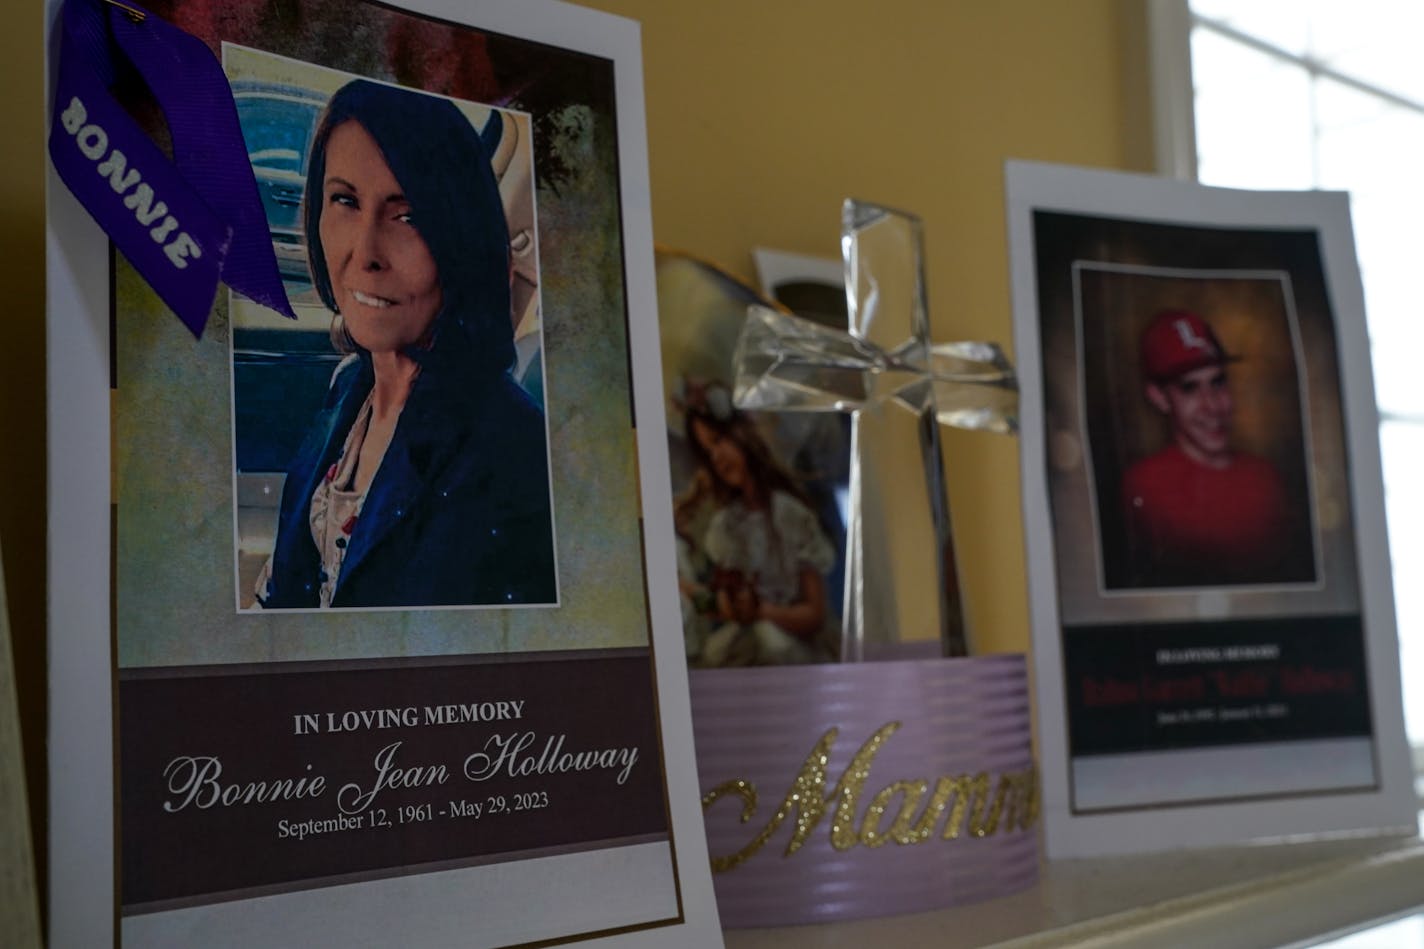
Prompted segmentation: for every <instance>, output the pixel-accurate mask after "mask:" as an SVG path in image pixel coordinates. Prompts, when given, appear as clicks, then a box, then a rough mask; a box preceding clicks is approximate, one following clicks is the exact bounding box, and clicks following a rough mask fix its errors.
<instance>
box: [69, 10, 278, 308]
mask: <svg viewBox="0 0 1424 949" xmlns="http://www.w3.org/2000/svg"><path fill="white" fill-rule="evenodd" d="M124 6H125V7H126V8H132V10H133V11H135V14H137V15H135V14H130V13H125V12H124V11H123V10H121V9H119V8H118V7H116V6H111V5H107V4H105V3H104V2H102V0H65V2H64V5H63V7H62V9H61V11H60V23H61V38H60V47H59V76H58V79H57V81H56V86H55V97H54V120H53V123H52V124H51V127H50V136H49V154H50V160H51V161H53V162H54V167H55V170H56V171H57V172H58V173H59V177H60V179H61V180H63V182H64V183H65V185H66V186H68V188H69V190H70V191H72V192H73V193H74V196H75V197H76V198H78V199H79V202H80V203H81V204H83V205H84V207H85V209H86V210H87V211H88V212H89V214H90V215H91V216H92V217H93V218H94V220H95V222H96V223H98V225H99V226H100V227H101V228H103V230H104V232H105V233H106V234H108V235H109V239H110V240H112V241H113V242H114V244H115V245H116V246H117V247H118V249H119V250H120V251H121V252H122V253H123V255H124V256H125V257H126V258H128V261H129V263H131V264H132V265H133V267H134V269H135V270H137V271H138V273H139V274H140V275H141V276H142V277H143V278H144V279H145V280H146V281H148V283H149V285H150V286H152V287H153V289H154V290H155V291H157V293H158V295H159V297H160V298H161V299H162V300H163V302H164V303H165V304H167V305H168V306H169V308H171V309H172V310H173V312H174V313H176V314H177V315H178V318H179V319H180V320H182V321H183V325H185V326H187V327H188V329H190V330H191V331H192V332H193V335H195V336H201V335H202V332H203V326H204V325H205V324H206V323H207V319H208V312H209V311H210V310H211V309H212V304H213V298H214V296H215V295H216V293H217V284H218V281H219V280H222V281H223V282H225V283H227V285H228V286H230V287H231V288H232V289H234V290H236V291H238V292H239V293H241V294H243V295H244V296H247V297H250V298H251V299H253V300H255V301H257V302H258V303H261V304H262V305H264V306H267V307H270V308H271V309H273V310H276V311H277V312H279V313H282V314H284V315H286V316H289V317H292V318H294V319H295V314H294V313H293V312H292V308H291V305H290V304H289V303H288V302H287V295H286V292H285V290H283V288H282V278H281V276H280V274H278V272H277V259H276V257H275V255H274V254H273V252H272V239H271V237H270V235H269V233H268V230H267V219H266V215H265V214H264V212H263V210H262V200H261V197H260V196H259V194H258V191H257V182H256V180H255V179H254V178H253V176H252V166H251V165H250V164H249V163H248V160H247V148H246V145H245V144H244V142H243V138H242V129H241V126H240V125H239V124H238V119H237V107H236V106H235V105H234V104H233V101H232V90H231V89H230V88H229V86H228V82H227V77H226V76H225V75H224V74H223V71H222V67H221V66H220V65H219V64H218V61H217V59H216V58H215V57H214V56H213V54H212V52H211V51H210V50H209V49H208V47H207V45H206V44H204V43H203V42H202V41H201V40H199V39H198V38H197V37H194V36H192V35H190V34H188V33H185V32H184V31H182V30H180V29H178V28H177V27H175V26H173V25H172V24H170V23H167V22H166V21H164V20H163V19H161V18H160V17H157V16H154V15H152V14H149V13H148V12H147V11H144V10H142V9H141V8H139V7H138V6H137V5H136V4H132V3H130V2H129V0H125V3H124ZM125 61H126V62H127V63H128V64H129V65H131V66H132V68H133V69H134V70H137V72H138V74H139V75H140V76H141V77H142V78H143V80H144V82H146V83H147V85H148V88H149V89H150V90H151V91H152V93H153V96H154V98H155V99H156V100H157V102H158V106H159V108H161V109H162V110H163V114H164V117H165V118H166V119H167V120H168V129H169V132H170V134H171V137H172V141H173V158H172V160H171V161H170V160H169V158H168V156H166V155H165V154H164V153H163V152H162V151H160V150H159V148H158V147H157V146H156V145H154V143H153V142H152V141H151V140H150V139H149V137H148V135H147V134H146V133H145V132H144V131H143V129H141V128H140V127H139V126H138V124H137V123H136V122H134V120H133V119H132V118H130V117H129V115H128V113H127V112H125V111H124V109H123V107H122V106H121V105H120V104H119V103H118V101H117V100H115V98H114V97H113V95H112V94H110V92H109V89H110V87H111V86H113V84H114V82H115V80H116V78H117V76H118V74H119V70H120V69H121V68H123V66H122V64H123V63H124V62H125Z"/></svg>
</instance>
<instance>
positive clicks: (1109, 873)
mask: <svg viewBox="0 0 1424 949" xmlns="http://www.w3.org/2000/svg"><path fill="white" fill-rule="evenodd" d="M1420 907H1424V841H1422V840H1421V839H1420V838H1419V837H1418V836H1390V837H1356V838H1348V839H1341V840H1325V841H1307V842H1288V843H1273V844H1259V845H1253V846H1244V847H1229V848H1221V849H1214V850H1201V851H1178V852H1173V853H1166V854H1153V855H1147V856H1132V857H1114V858H1097V859H1090V860H1063V861H1056V862H1053V863H1049V864H1047V865H1045V867H1044V870H1043V875H1042V877H1041V879H1040V881H1039V883H1038V885H1036V886H1034V887H1032V888H1031V889H1028V890H1025V891H1024V892H1022V893H1018V894H1014V895H1012V896H1007V897H1003V898H1001V899H997V900H991V901H989V902H985V903H978V904H974V905H971V906H963V907H958V908H955V909H947V910H940V911H937V912H932V913H920V914H915V915H911V916H892V917H884V918H881V919H868V920H857V921H854V922H845V923H837V924H828V925H818V926H800V927H794V928H786V929H748V930H732V931H729V932H728V933H727V946H728V949H763V947H765V949H771V947H776V949H800V947H817V949H820V947H825V949H842V947H844V949H850V947H860V946H869V945H883V946H935V947H945V949H957V947H969V946H994V947H1000V949H1039V947H1049V946H1053V947H1065V946H1066V947H1085V949H1086V947H1092V949H1128V947H1143V949H1145V947H1152V949H1158V947H1161V946H1173V947H1189V946H1203V947H1208V946H1209V947H1212V949H1233V947H1242V949H1244V947H1266V946H1282V945H1292V944H1296V945H1299V944H1303V943H1306V942H1308V941H1313V940H1315V939H1317V938H1319V937H1322V936H1325V935H1328V934H1331V933H1337V932H1343V931H1348V930H1350V929H1354V928H1359V927H1361V926H1363V925H1365V924H1367V923H1369V922H1370V921H1373V920H1380V919H1385V918H1388V917H1391V916H1398V915H1401V914H1404V913H1407V912H1408V911H1409V910H1411V909H1417V908H1420Z"/></svg>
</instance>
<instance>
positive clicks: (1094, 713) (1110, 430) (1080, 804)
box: [1009, 163, 1408, 854]
mask: <svg viewBox="0 0 1424 949" xmlns="http://www.w3.org/2000/svg"><path fill="white" fill-rule="evenodd" d="M1009 185H1010V190H1009V201H1010V224H1011V234H1012V239H1013V251H1012V252H1013V261H1012V263H1013V267H1014V277H1015V282H1014V288H1015V321H1016V329H1017V343H1018V352H1019V360H1020V364H1021V366H1022V369H1023V376H1022V378H1023V381H1024V417H1025V425H1024V443H1023V445H1024V484H1025V492H1026V507H1025V511H1026V528H1027V531H1028V536H1029V537H1030V539H1031V542H1030V550H1029V568H1030V569H1029V572H1030V585H1031V594H1032V600H1033V611H1034V637H1035V652H1036V655H1037V658H1038V670H1039V674H1038V680H1039V682H1038V687H1039V690H1040V700H1041V702H1040V709H1041V712H1042V714H1043V715H1044V716H1045V718H1044V720H1043V729H1042V734H1043V736H1044V742H1045V744H1044V758H1045V777H1044V782H1045V803H1046V804H1048V805H1049V806H1050V808H1051V810H1052V811H1053V813H1054V814H1055V815H1056V818H1055V819H1052V820H1049V821H1047V822H1046V825H1047V827H1048V836H1049V841H1050V845H1051V847H1052V849H1053V851H1054V852H1055V853H1064V854H1068V853H1086V852H1094V851H1111V850H1127V849H1137V848H1148V849H1150V848H1155V847H1163V846H1173V845H1180V844H1186V843H1193V844H1206V843H1209V842H1227V841H1231V840H1237V839H1244V838H1250V837H1261V836H1268V835H1272V834H1284V833H1296V832H1303V831H1308V830H1342V829H1357V828H1362V827H1379V826H1385V825H1388V824H1389V823H1390V822H1391V821H1393V820H1397V819H1403V818H1407V816H1408V806H1407V805H1403V804H1402V802H1403V801H1404V800H1405V799H1406V798H1407V797H1408V794H1407V789H1408V781H1407V778H1405V777H1404V775H1405V771H1402V770H1401V769H1402V768H1404V759H1403V758H1402V751H1403V747H1404V742H1403V732H1402V720H1401V713H1400V696H1399V671H1398V661H1397V648H1396V645H1395V638H1394V613H1393V600H1392V594H1391V590H1390V583H1389V560H1388V552H1387V547H1386V541H1385V534H1384V522H1383V511H1382V490H1381V479H1380V469H1379V447H1378V435H1377V431H1376V427H1377V420H1376V415H1375V408H1374V400H1373V389H1372V386H1371V383H1370V375H1369V354H1368V346H1367V343H1366V337H1365V332H1364V316H1363V305H1362V302H1361V298H1360V297H1361V294H1360V290H1359V277H1358V273H1357V272H1356V270H1355V264H1354V256H1353V252H1352V248H1351V243H1350V225H1349V216H1348V208H1347V206H1346V204H1345V201H1344V199H1343V198H1342V197H1341V196H1339V195H1328V194H1318V193H1317V194H1303V195H1301V194H1257V193H1240V192H1225V191H1219V190H1212V189H1205V188H1199V187H1195V186H1190V185H1183V184H1180V183H1173V182H1159V181H1154V180H1151V179H1142V178H1134V177H1130V176H1123V175H1109V174H1103V173H1092V172H1082V171H1076V170H1071V169H1062V168H1053V167H1049V166H1033V165H1027V164H1017V163H1015V164H1011V166H1010V174H1009ZM1030 386H1031V388H1030ZM1401 782H1402V783H1401ZM1164 813H1169V814H1170V815H1171V819H1170V820H1163V819H1162V817H1161V815H1162V814H1164Z"/></svg>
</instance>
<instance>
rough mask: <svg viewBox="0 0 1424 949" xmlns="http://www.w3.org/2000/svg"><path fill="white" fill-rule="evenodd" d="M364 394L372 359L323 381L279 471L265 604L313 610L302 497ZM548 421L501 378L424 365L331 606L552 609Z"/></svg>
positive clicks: (315, 569)
mask: <svg viewBox="0 0 1424 949" xmlns="http://www.w3.org/2000/svg"><path fill="white" fill-rule="evenodd" d="M372 382H373V375H372V370H371V364H370V360H369V359H367V358H362V359H359V360H353V361H352V362H351V363H350V364H348V365H346V366H344V367H342V368H341V369H340V370H339V371H338V372H337V374H336V377H335V378H334V379H333V380H332V384H331V387H330V389H329V390H328V392H327V398H326V402H325V405H324V406H323V407H322V410H321V412H320V413H319V414H318V415H317V417H316V419H315V421H314V422H313V424H312V427H311V431H310V432H309V433H308V435H307V438H306V440H305V441H304V442H303V443H302V446H301V448H300V449H298V451H297V456H296V458H295V459H294V461H293V462H292V465H291V467H290V468H289V470H288V472H287V481H286V485H285V487H284V488H283V490H282V504H281V508H280V511H279V513H278V520H277V543H276V547H275V549H274V550H273V554H272V578H271V582H270V585H269V587H268V593H269V595H268V597H267V598H266V599H265V600H263V601H262V602H263V605H264V606H266V607H269V608H283V609H292V608H297V609H300V608H304V607H306V608H315V607H317V606H318V590H319V589H320V582H321V581H320V574H321V563H320V556H319V555H318V553H317V548H316V544H315V542H314V541H313V540H312V536H311V526H310V508H311V497H312V492H313V491H315V490H316V487H317V484H318V483H319V482H320V480H321V478H322V477H323V476H324V475H325V473H326V470H327V468H329V467H330V466H331V464H332V463H333V462H334V461H335V460H336V457H337V455H339V454H340V452H341V446H342V444H343V443H344V442H345V440H346V434H347V432H348V431H350V428H351V423H352V422H353V421H354V419H355V416H356V413H357V412H358V411H359V410H360V407H361V404H362V402H364V401H365V399H366V394H367V393H368V392H370V390H371V386H372ZM556 597H557V584H556V582H555V570H554V536H553V522H552V517H551V514H550V504H549V469H548V451H547V442H546V437H545V430H544V415H543V413H542V412H540V410H539V408H538V407H537V406H536V405H535V404H534V403H533V401H532V400H531V399H530V398H529V396H528V395H527V394H526V393H525V392H524V390H523V389H521V388H520V387H519V386H518V385H517V384H516V383H515V382H514V380H513V379H511V378H510V376H509V374H508V373H499V374H492V373H483V374H478V373H471V372H470V371H469V370H465V371H464V372H458V371H456V370H455V369H453V368H452V367H450V366H449V365H445V366H439V367H437V366H434V365H427V366H426V367H425V368H424V369H423V370H422V371H421V374H420V375H419V376H418V377H417V378H416V381H415V384H414V385H413V387H412V389H411V393H410V397H409V399H408V400H407V402H406V404H405V408H404V409H403V410H402V411H401V415H400V420H399V421H398V422H397V423H396V430H395V433H394V435H393V436H392V438H391V443H390V447H388V448H387V449H386V455H385V458H383V459H382V461H381V466H380V468H379V469H378V470H377V471H376V477H375V479H374V480H373V481H372V482H371V487H370V488H369V490H368V491H367V494H366V503H365V505H364V506H363V507H362V510H361V517H360V519H359V520H358V521H357V524H356V529H355V531H354V533H353V534H352V536H351V546H350V547H349V548H348V550H347V552H346V559H345V561H344V563H343V564H342V568H341V577H340V579H339V580H338V582H337V586H336V590H335V593H334V594H333V597H332V602H331V605H332V606H333V607H361V606H407V607H422V606H464V605H500V606H503V605H508V604H513V603H551V604H552V603H553V602H554V601H555V599H556Z"/></svg>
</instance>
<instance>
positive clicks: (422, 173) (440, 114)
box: [303, 79, 514, 372]
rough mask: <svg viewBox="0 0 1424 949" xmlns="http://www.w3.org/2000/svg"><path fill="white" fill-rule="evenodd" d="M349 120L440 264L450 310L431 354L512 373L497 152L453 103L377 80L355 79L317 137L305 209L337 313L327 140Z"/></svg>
mask: <svg viewBox="0 0 1424 949" xmlns="http://www.w3.org/2000/svg"><path fill="white" fill-rule="evenodd" d="M496 114H497V113H496ZM348 121H353V122H357V123H359V124H360V125H361V127H362V128H364V129H365V130H366V131H367V132H368V133H370V135H371V137H372V138H373V139H375V141H376V145H377V146H378V147H379V148H380V150H381V154H382V155H383V156H384V157H385V160H386V164H387V165H388V166H390V169H391V173H392V174H394V175H395V178H396V181H398V182H399V183H400V186H401V190H402V191H403V192H404V194H405V197H406V200H408V201H409V202H410V206H411V214H412V220H413V223H414V225H415V229H416V230H417V231H419V232H420V236H421V238H423V239H424V241H425V244H426V246H427V247H429V248H430V255H431V257H433V258H434V259H435V267H436V272H437V274H438V275H439V276H438V279H439V281H440V292H441V297H442V301H443V303H442V306H441V309H440V312H439V313H438V314H436V317H435V323H434V325H433V326H432V336H431V340H430V352H431V353H436V352H439V353H441V354H442V355H446V356H452V357H454V358H456V359H458V360H459V361H460V362H461V364H462V365H464V366H470V365H471V364H473V365H475V366H478V367H483V368H486V369H489V370H493V371H496V372H503V371H504V370H506V369H508V368H509V367H510V365H511V364H512V363H513V362H514V327H513V323H512V321H511V314H510V294H509V274H510V269H509V266H510V264H509V225H508V224H507V223H506V221H505V217H504V204H503V202H502V201H501V200H500V196H499V184H498V182H496V181H495V177H494V170H493V169H492V168H491V167H490V155H489V150H488V149H487V148H486V146H485V143H484V142H483V141H482V140H481V138H480V135H479V133H478V132H476V131H475V128H474V126H473V125H471V124H470V120H469V119H468V118H466V117H465V115H464V113H462V112H461V111H460V110H459V109H458V108H456V107H455V105H454V103H452V102H450V101H449V100H448V99H442V98H439V97H437V96H432V95H426V94H424V93H420V92H412V91H410V90H408V89H401V88H398V87H396V86H388V85H383V84H382V83H378V82H371V81H370V80H367V79H356V80H353V81H352V82H349V83H347V84H346V85H344V86H342V87H341V88H340V89H339V90H337V92H336V95H334V96H332V97H331V101H330V102H329V103H328V104H327V107H326V113H325V114H324V115H323V116H322V119H321V122H320V124H319V125H318V126H317V130H316V135H315V137H314V138H313V139H312V147H311V160H310V161H309V162H308V165H307V185H306V206H305V208H304V209H303V217H304V223H305V226H306V238H307V260H308V263H309V265H310V267H311V274H312V283H313V285H314V286H315V287H316V291H317V293H318V294H319V295H320V296H321V300H322V302H323V303H325V304H326V305H327V307H328V308H329V309H331V310H332V311H333V312H337V311H339V309H340V307H339V306H338V305H337V302H336V297H335V294H334V293H333V292H332V289H331V275H330V274H329V273H327V269H326V253H325V251H324V250H323V248H322V246H321V213H322V208H323V201H322V194H323V186H324V182H325V179H326V146H327V141H328V140H329V139H330V138H331V133H332V130H333V129H335V128H336V127H337V126H338V125H340V124H341V123H343V122H348Z"/></svg>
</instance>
